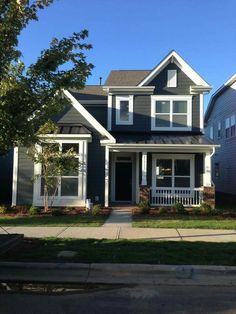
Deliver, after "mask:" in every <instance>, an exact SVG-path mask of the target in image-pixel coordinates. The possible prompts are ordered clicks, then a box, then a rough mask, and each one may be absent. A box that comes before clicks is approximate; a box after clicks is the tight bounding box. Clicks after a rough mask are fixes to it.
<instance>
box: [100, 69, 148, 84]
mask: <svg viewBox="0 0 236 314" xmlns="http://www.w3.org/2000/svg"><path fill="white" fill-rule="evenodd" d="M150 72H151V70H113V71H111V72H110V74H109V76H108V78H107V80H106V82H105V83H104V85H105V86H136V85H138V84H139V83H140V82H141V81H142V80H143V79H144V78H145V77H146V76H147V75H148V74H149V73H150Z"/></svg>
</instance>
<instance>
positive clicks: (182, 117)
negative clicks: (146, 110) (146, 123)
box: [151, 96, 192, 131]
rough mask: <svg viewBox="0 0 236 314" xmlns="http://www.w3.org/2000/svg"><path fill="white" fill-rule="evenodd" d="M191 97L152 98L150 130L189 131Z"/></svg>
mask: <svg viewBox="0 0 236 314" xmlns="http://www.w3.org/2000/svg"><path fill="white" fill-rule="evenodd" d="M191 107H192V96H152V110H151V114H152V130H160V131H161V130H163V131H168V130H177V131H187V130H191V124H192V110H191V109H192V108H191Z"/></svg>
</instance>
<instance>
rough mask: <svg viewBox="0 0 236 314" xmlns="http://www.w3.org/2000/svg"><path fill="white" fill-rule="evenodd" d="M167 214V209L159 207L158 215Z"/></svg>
mask: <svg viewBox="0 0 236 314" xmlns="http://www.w3.org/2000/svg"><path fill="white" fill-rule="evenodd" d="M167 213H168V209H167V207H159V214H161V215H162V214H167Z"/></svg>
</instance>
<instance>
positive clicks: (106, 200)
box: [104, 146, 109, 207]
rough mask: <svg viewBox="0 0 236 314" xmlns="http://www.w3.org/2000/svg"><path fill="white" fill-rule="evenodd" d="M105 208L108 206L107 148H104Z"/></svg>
mask: <svg viewBox="0 0 236 314" xmlns="http://www.w3.org/2000/svg"><path fill="white" fill-rule="evenodd" d="M104 203H105V207H108V206H109V147H108V146H106V147H105V202H104Z"/></svg>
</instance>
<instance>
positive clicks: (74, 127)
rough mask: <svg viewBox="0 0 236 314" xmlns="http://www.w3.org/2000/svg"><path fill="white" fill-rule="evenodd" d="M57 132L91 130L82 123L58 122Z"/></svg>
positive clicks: (85, 131)
mask: <svg viewBox="0 0 236 314" xmlns="http://www.w3.org/2000/svg"><path fill="white" fill-rule="evenodd" d="M58 129H59V132H58V133H59V134H91V131H90V130H89V129H88V128H86V127H85V126H84V125H82V124H73V123H63V124H61V123H59V124H58Z"/></svg>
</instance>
